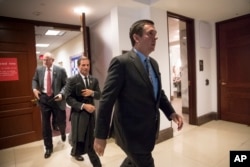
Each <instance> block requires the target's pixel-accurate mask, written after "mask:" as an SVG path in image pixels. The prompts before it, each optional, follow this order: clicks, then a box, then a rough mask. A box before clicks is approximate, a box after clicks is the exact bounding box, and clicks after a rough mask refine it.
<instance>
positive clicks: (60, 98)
mask: <svg viewBox="0 0 250 167" xmlns="http://www.w3.org/2000/svg"><path fill="white" fill-rule="evenodd" d="M54 100H55V101H61V100H62V94H61V93H59V94H58V95H56V96H55V97H54Z"/></svg>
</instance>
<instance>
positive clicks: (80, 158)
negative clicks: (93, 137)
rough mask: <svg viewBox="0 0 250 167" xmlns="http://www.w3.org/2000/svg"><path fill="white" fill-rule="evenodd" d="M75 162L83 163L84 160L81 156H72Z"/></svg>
mask: <svg viewBox="0 0 250 167" xmlns="http://www.w3.org/2000/svg"><path fill="white" fill-rule="evenodd" d="M74 157H75V159H76V160H77V161H83V160H84V158H83V157H82V156H81V155H75V156H74Z"/></svg>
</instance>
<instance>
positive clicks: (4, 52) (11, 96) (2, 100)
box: [0, 18, 42, 149]
mask: <svg viewBox="0 0 250 167" xmlns="http://www.w3.org/2000/svg"><path fill="white" fill-rule="evenodd" d="M35 54H36V53H35V33H34V26H33V25H32V24H28V23H18V22H11V21H9V20H6V19H2V18H0V92H1V93H0V149H2V148H7V147H11V146H16V145H20V144H24V143H28V142H32V141H36V140H40V139H41V138H42V132H41V117H40V111H39V108H38V107H37V106H36V105H35V104H34V103H33V102H32V100H33V99H34V96H33V92H32V88H31V80H32V77H33V74H34V71H35V68H36V55H35Z"/></svg>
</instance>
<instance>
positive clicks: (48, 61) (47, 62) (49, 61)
mask: <svg viewBox="0 0 250 167" xmlns="http://www.w3.org/2000/svg"><path fill="white" fill-rule="evenodd" d="M53 61H54V59H52V58H51V57H48V56H46V55H44V57H43V65H44V66H46V67H51V66H52V64H53Z"/></svg>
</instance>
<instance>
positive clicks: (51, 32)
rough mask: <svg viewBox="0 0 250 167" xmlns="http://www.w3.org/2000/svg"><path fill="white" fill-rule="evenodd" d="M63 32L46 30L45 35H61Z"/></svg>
mask: <svg viewBox="0 0 250 167" xmlns="http://www.w3.org/2000/svg"><path fill="white" fill-rule="evenodd" d="M64 34H65V31H59V30H48V31H47V32H46V33H45V35H54V36H56V35H59V36H62V35H64Z"/></svg>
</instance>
